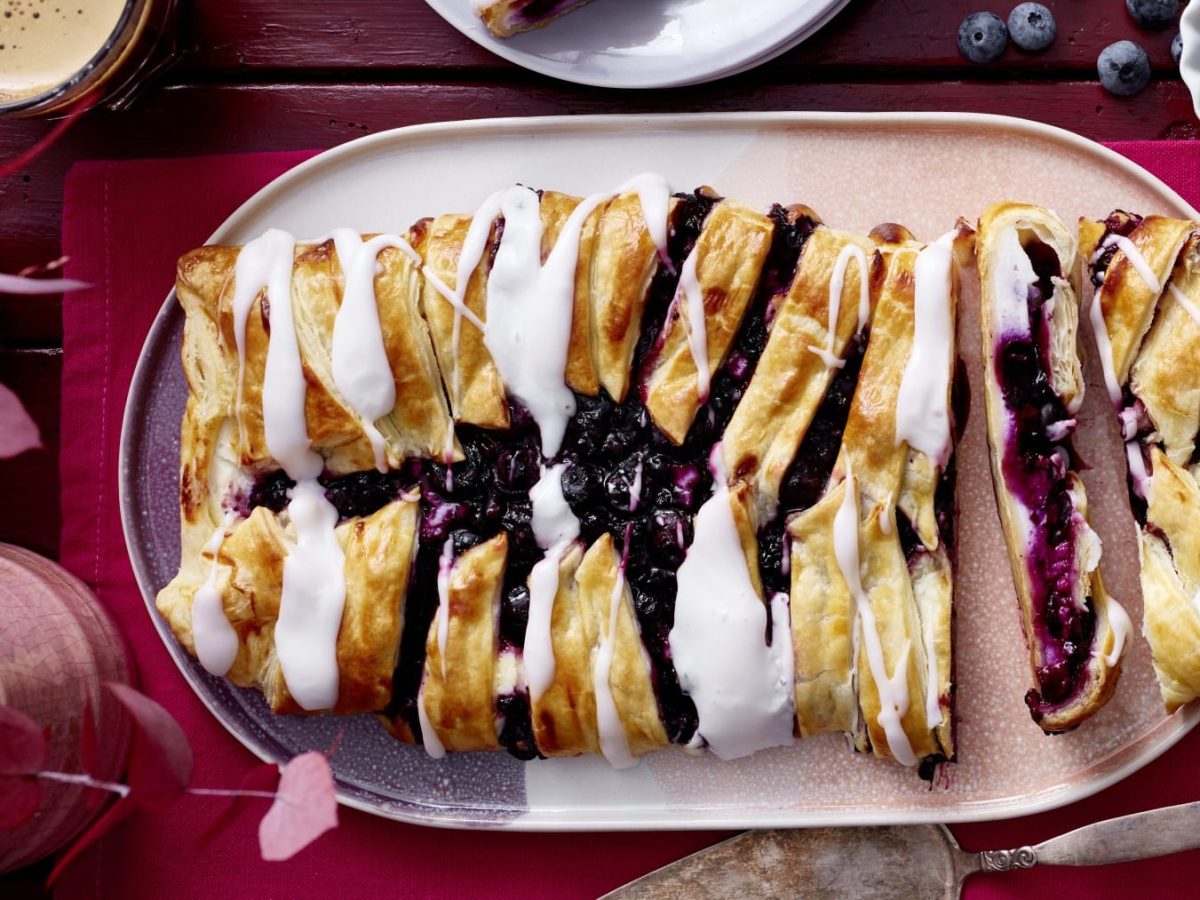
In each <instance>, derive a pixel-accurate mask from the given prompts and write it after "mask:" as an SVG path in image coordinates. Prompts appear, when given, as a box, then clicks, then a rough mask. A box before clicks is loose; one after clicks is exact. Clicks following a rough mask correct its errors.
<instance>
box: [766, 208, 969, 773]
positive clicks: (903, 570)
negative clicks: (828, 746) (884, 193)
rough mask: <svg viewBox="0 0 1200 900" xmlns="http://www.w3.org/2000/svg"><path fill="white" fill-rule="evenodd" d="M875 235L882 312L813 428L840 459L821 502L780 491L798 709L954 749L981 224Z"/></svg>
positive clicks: (816, 728)
mask: <svg viewBox="0 0 1200 900" xmlns="http://www.w3.org/2000/svg"><path fill="white" fill-rule="evenodd" d="M873 237H874V238H875V240H876V241H877V242H878V243H879V255H880V259H881V266H882V269H883V275H882V277H881V278H880V280H879V281H878V282H877V284H876V287H874V288H873V289H872V293H873V295H874V301H873V302H872V303H871V304H870V305H871V307H872V308H873V310H874V313H873V315H872V316H871V317H870V319H869V320H868V322H866V323H864V326H863V330H862V331H861V332H860V333H859V336H858V337H857V338H856V342H857V347H854V348H852V349H850V351H849V352H850V353H851V357H850V358H849V359H846V360H841V359H838V360H834V359H830V360H828V364H829V365H830V367H831V368H836V363H839V362H840V363H842V366H841V368H840V369H839V370H838V371H837V373H836V374H835V376H834V379H833V382H832V384H831V386H830V388H829V389H828V390H827V392H826V396H825V398H824V400H823V401H822V403H821V405H820V406H819V407H818V409H817V411H816V413H815V414H814V416H813V423H812V424H811V425H810V429H809V432H808V433H809V434H813V435H816V434H821V435H822V438H821V439H822V440H825V441H830V442H831V443H833V445H834V447H835V449H834V452H835V453H837V454H838V455H837V464H836V466H832V472H830V470H829V469H826V475H825V477H826V478H827V479H828V486H827V487H824V489H823V492H822V494H821V495H820V496H819V499H817V501H816V502H815V504H812V505H811V506H808V507H807V508H804V507H800V508H799V510H793V511H792V513H795V514H790V515H789V512H788V511H787V505H786V504H787V503H788V502H789V500H788V499H787V495H785V496H784V498H783V501H782V502H783V504H784V505H783V508H782V511H783V512H784V515H789V519H788V525H787V534H788V537H789V538H790V543H791V551H790V557H789V558H790V562H791V565H790V570H791V615H792V640H793V644H794V647H795V666H796V677H795V694H796V716H797V725H798V730H799V732H800V734H801V735H802V736H803V735H811V734H819V733H822V732H826V731H843V732H846V733H847V734H849V735H850V736H851V739H852V740H853V742H854V744H855V746H857V747H858V748H859V749H860V750H866V749H868V748H869V749H871V750H872V751H873V752H874V753H875V755H877V756H881V757H884V758H889V759H894V760H896V761H897V762H900V763H903V764H905V765H915V764H917V763H918V762H920V761H922V760H931V759H938V758H943V759H950V758H953V756H954V746H953V733H952V708H951V695H952V689H953V688H952V684H953V671H952V658H951V599H952V595H953V578H952V566H951V552H952V546H951V542H952V539H953V534H952V530H951V528H950V521H951V520H952V517H953V508H952V501H950V497H951V496H952V492H953V471H954V469H953V465H952V454H953V450H954V443H955V439H956V436H957V434H958V429H959V428H961V426H962V424H963V423H961V422H956V421H955V413H954V403H953V400H954V397H953V394H954V390H955V370H956V363H957V354H956V352H955V321H956V308H957V296H958V275H957V264H956V255H957V254H958V253H961V252H962V251H963V249H964V248H966V247H969V245H970V238H971V232H970V229H968V228H967V227H966V226H965V225H962V224H961V223H960V225H959V227H958V228H957V229H956V230H955V231H953V232H950V233H949V234H947V235H946V236H945V237H943V238H942V239H940V240H939V241H937V242H935V243H933V244H930V245H927V246H926V245H922V244H920V243H918V242H916V241H914V240H913V239H912V236H911V235H910V234H908V232H907V231H905V230H904V229H901V228H898V227H896V226H882V227H881V228H879V229H876V231H875V232H874V233H873ZM864 347H865V349H863V348H864ZM813 429H817V430H815V431H814V430H813ZM807 440H808V439H807V438H806V440H805V443H802V444H801V446H800V449H799V456H798V460H799V459H804V458H806V456H805V453H806V448H805V444H806V443H807ZM839 447H840V450H839V449H837V448H839ZM807 458H813V457H812V456H811V455H809V456H808V457H807ZM793 468H794V467H793ZM807 471H808V475H809V477H810V478H812V477H815V475H816V473H815V470H814V469H813V468H811V467H809V468H808V469H807ZM788 474H789V476H791V475H792V473H791V472H789V473H788ZM796 496H797V497H801V496H803V497H804V499H805V500H806V499H807V496H806V495H802V494H800V493H797V494H796ZM800 502H803V500H801V501H800Z"/></svg>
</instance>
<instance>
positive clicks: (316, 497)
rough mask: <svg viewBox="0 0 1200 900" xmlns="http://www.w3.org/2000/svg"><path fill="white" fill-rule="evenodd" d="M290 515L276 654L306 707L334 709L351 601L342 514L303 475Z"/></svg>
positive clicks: (294, 492) (295, 694) (313, 481)
mask: <svg viewBox="0 0 1200 900" xmlns="http://www.w3.org/2000/svg"><path fill="white" fill-rule="evenodd" d="M288 517H289V518H290V519H291V523H292V527H293V528H294V529H295V533H296V541H295V543H294V544H291V543H289V544H288V547H287V556H286V557H284V560H283V591H282V595H281V597H280V601H279V619H278V621H277V622H276V623H275V653H276V655H277V656H278V657H279V665H280V667H281V668H282V670H283V678H284V681H285V682H286V684H287V687H288V690H289V691H290V692H291V694H292V697H293V698H294V699H295V700H296V702H297V703H298V704H299V705H300V706H301V708H303V709H308V710H317V709H329V708H331V707H333V706H334V705H335V704H336V703H337V698H338V661H337V636H338V630H339V629H340V628H341V624H342V609H343V607H344V605H345V600H346V581H345V575H344V574H343V567H344V565H345V554H344V553H343V552H342V548H341V545H340V544H338V540H337V535H336V533H335V532H334V529H335V528H336V527H337V520H338V513H337V510H336V509H335V508H334V506H333V504H331V503H330V502H329V501H328V500H327V499H326V498H325V489H324V488H323V487H321V485H320V484H319V483H318V482H317V480H316V479H315V478H304V479H301V480H300V481H299V482H298V483H297V484H296V486H295V487H294V488H293V489H292V499H291V502H290V503H289V504H288Z"/></svg>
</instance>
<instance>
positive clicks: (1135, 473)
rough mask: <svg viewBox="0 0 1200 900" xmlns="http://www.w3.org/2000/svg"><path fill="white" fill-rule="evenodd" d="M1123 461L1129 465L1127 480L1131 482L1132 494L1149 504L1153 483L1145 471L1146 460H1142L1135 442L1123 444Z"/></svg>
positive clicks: (1139, 448) (1139, 449)
mask: <svg viewBox="0 0 1200 900" xmlns="http://www.w3.org/2000/svg"><path fill="white" fill-rule="evenodd" d="M1125 459H1126V460H1127V461H1128V463H1129V478H1130V480H1131V481H1132V482H1133V490H1134V493H1136V494H1137V495H1138V496H1139V497H1141V498H1142V499H1143V500H1145V501H1146V502H1147V503H1149V502H1150V493H1151V488H1152V487H1153V482H1152V481H1151V480H1150V473H1149V472H1148V471H1146V460H1145V459H1143V458H1142V448H1141V446H1140V445H1139V444H1138V442H1137V441H1126V442H1125Z"/></svg>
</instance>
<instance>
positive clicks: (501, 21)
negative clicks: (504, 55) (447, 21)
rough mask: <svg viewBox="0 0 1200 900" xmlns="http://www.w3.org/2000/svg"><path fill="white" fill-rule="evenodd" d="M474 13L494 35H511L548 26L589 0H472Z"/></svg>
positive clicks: (501, 36)
mask: <svg viewBox="0 0 1200 900" xmlns="http://www.w3.org/2000/svg"><path fill="white" fill-rule="evenodd" d="M471 2H472V6H473V8H474V9H475V14H476V15H477V16H479V18H480V19H482V20H483V24H484V25H486V26H487V30H488V31H490V32H491V33H492V34H494V35H495V36H496V37H500V38H506V37H512V36H513V35H514V34H520V33H521V32H522V31H532V30H533V29H535V28H542V27H543V26H545V25H549V24H550V23H551V22H553V21H554V20H555V19H557V18H558V17H559V16H561V15H564V14H566V13H569V12H570V11H571V10H573V9H577V8H578V7H580V6H583V4H585V3H587V2H588V0H471Z"/></svg>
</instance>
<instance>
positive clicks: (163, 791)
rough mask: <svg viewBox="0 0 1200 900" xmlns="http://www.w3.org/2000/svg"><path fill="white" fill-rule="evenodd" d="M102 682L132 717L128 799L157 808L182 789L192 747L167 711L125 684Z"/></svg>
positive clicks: (189, 768) (188, 773)
mask: <svg viewBox="0 0 1200 900" xmlns="http://www.w3.org/2000/svg"><path fill="white" fill-rule="evenodd" d="M104 686H105V687H106V688H108V690H109V691H110V692H111V693H112V695H113V696H114V697H116V698H117V700H118V701H119V702H120V703H121V705H122V706H124V707H125V709H127V710H128V711H129V713H130V715H131V716H132V717H133V742H132V743H133V749H132V751H131V753H130V755H129V771H128V778H127V779H126V781H127V783H128V784H129V788H130V794H129V799H130V800H131V801H132V802H133V803H134V805H136V806H139V807H142V808H143V809H148V810H150V811H151V812H158V811H159V810H162V809H166V808H167V807H168V806H170V805H171V804H172V803H173V802H174V801H175V799H176V798H177V797H178V796H179V795H180V794H182V793H183V791H184V789H185V788H186V787H187V785H188V781H190V780H191V777H192V762H193V759H192V748H191V746H190V745H189V744H188V739H187V736H186V735H185V734H184V733H183V729H182V728H180V727H179V723H178V722H176V721H175V720H174V719H173V718H172V717H171V714H170V713H169V712H167V711H166V710H165V709H163V708H162V707H161V706H159V705H158V704H157V703H155V702H154V701H153V700H151V699H150V698H149V697H147V696H146V695H145V694H142V693H139V692H138V691H136V690H134V689H133V688H131V687H129V686H128V685H125V684H117V683H116V682H112V681H106V682H105V683H104Z"/></svg>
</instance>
